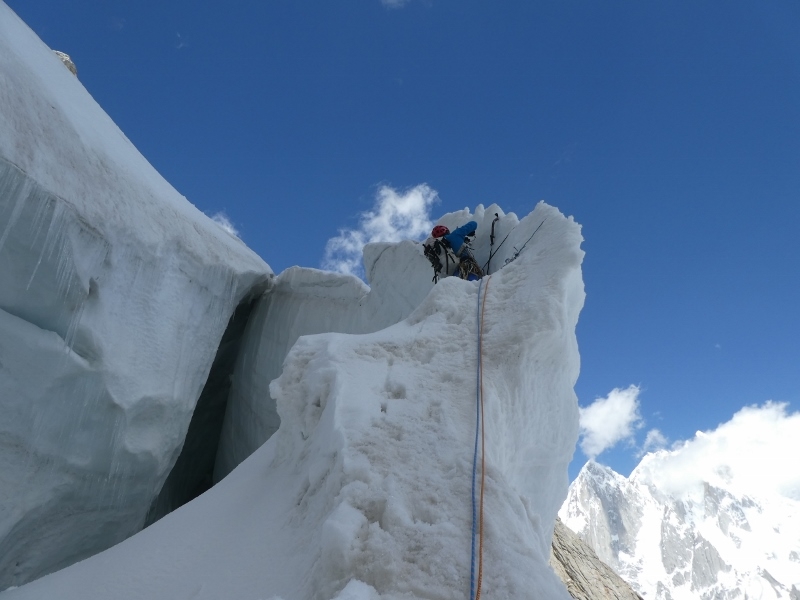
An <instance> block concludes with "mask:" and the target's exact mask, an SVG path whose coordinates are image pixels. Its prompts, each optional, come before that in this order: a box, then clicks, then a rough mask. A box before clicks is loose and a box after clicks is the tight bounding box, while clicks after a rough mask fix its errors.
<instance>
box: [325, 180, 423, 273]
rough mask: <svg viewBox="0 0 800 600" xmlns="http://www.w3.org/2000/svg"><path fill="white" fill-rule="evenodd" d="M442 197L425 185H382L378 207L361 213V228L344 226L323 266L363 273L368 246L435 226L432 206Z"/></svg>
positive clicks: (413, 236)
mask: <svg viewBox="0 0 800 600" xmlns="http://www.w3.org/2000/svg"><path fill="white" fill-rule="evenodd" d="M438 200H439V197H438V195H437V194H436V191H435V190H433V189H431V188H430V187H428V186H427V185H425V184H421V185H418V186H416V187H413V188H411V189H408V190H405V191H403V192H398V191H397V190H395V189H393V188H390V187H388V186H381V187H380V188H379V189H378V193H377V194H376V197H375V206H373V208H372V210H368V211H366V212H364V213H361V215H360V216H359V223H358V229H340V230H339V235H337V236H336V237H334V238H331V239H329V240H328V243H327V244H326V246H325V258H324V260H323V261H322V266H323V268H325V269H328V270H331V271H338V272H340V273H350V274H352V275H359V276H360V275H363V271H364V267H363V265H362V249H363V248H364V245H365V244H368V243H370V242H399V241H400V240H404V239H422V238H424V237H425V236H427V235H428V234H429V233H430V230H431V228H432V227H433V221H432V220H431V218H430V209H431V207H432V206H433V205H434V204H435V203H436V202H438Z"/></svg>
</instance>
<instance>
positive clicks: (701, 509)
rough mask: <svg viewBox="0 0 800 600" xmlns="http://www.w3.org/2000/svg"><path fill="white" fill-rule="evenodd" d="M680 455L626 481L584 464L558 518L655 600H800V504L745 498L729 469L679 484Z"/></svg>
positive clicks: (776, 497)
mask: <svg viewBox="0 0 800 600" xmlns="http://www.w3.org/2000/svg"><path fill="white" fill-rule="evenodd" d="M681 450H682V449H678V450H675V451H667V450H662V451H659V452H656V453H652V454H648V455H647V456H645V457H644V458H643V459H642V461H641V463H640V464H639V465H638V466H637V467H636V469H635V470H634V471H633V473H632V474H631V476H630V477H629V478H625V477H622V476H621V475H619V474H616V473H614V472H613V471H611V470H610V469H608V468H607V467H602V466H598V465H596V464H590V465H587V467H585V468H584V469H583V470H582V471H581V473H580V474H579V476H578V477H577V478H576V480H575V481H574V482H573V484H572V486H571V487H570V492H569V494H568V497H567V501H566V502H565V503H564V505H563V506H562V508H561V511H560V513H559V515H560V516H561V519H562V520H563V521H564V523H565V524H566V525H567V526H568V527H570V528H571V529H573V530H574V531H575V532H576V533H578V535H579V536H580V537H581V538H582V539H583V540H584V541H586V542H587V543H588V544H589V545H590V546H591V547H592V548H593V549H594V550H595V552H597V554H598V556H600V557H601V558H602V559H603V560H605V561H606V562H607V563H608V564H609V565H611V566H612V567H613V568H614V569H615V570H616V571H617V572H618V573H619V574H620V575H621V576H622V577H623V578H624V579H626V580H627V581H628V582H629V583H631V585H632V586H633V588H634V589H635V590H636V591H637V592H639V593H640V594H641V595H642V596H643V597H644V598H647V599H648V600H649V599H657V600H684V599H685V600H689V599H698V598H701V599H704V600H712V599H713V600H728V599H731V600H732V599H734V598H749V599H751V600H758V599H762V600H765V599H770V600H771V599H773V598H785V597H791V598H795V597H796V596H797V593H796V592H792V590H793V589H796V587H800V560H798V556H800V503H798V502H797V501H795V500H793V499H792V498H787V497H785V496H782V495H780V494H776V493H774V492H773V491H772V490H770V489H767V490H761V491H760V492H759V493H758V494H756V493H744V492H743V488H744V487H745V486H743V485H742V482H741V481H738V480H737V478H736V471H735V470H734V469H733V468H732V467H731V466H729V465H725V464H718V465H716V468H711V469H709V471H708V473H707V474H708V477H707V478H702V477H700V475H701V473H699V472H698V471H697V470H696V469H695V470H689V471H688V473H687V472H684V475H685V476H684V477H681V468H683V467H684V466H685V458H686V456H685V455H684V453H682V452H681ZM793 586H796V587H793ZM791 594H795V595H791Z"/></svg>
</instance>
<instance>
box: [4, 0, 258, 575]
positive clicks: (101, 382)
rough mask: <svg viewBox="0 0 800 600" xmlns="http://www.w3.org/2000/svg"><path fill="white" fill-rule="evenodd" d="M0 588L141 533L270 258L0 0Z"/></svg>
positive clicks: (48, 570) (256, 290)
mask: <svg viewBox="0 0 800 600" xmlns="http://www.w3.org/2000/svg"><path fill="white" fill-rule="evenodd" d="M0 131H1V132H2V135H0V413H2V415H3V417H2V419H0V587H5V586H8V585H9V584H19V583H23V582H25V581H28V580H29V579H31V578H34V577H37V576H40V575H42V574H44V573H47V572H50V571H52V570H55V569H57V568H60V567H62V566H64V565H66V564H70V563H71V562H74V561H75V560H78V559H80V558H83V557H85V556H88V555H91V554H94V553H96V552H98V551H100V550H102V549H104V548H107V547H109V546H111V545H113V544H115V543H117V542H119V541H120V540H122V539H124V538H125V537H127V536H129V535H131V534H133V533H134V532H136V531H138V530H139V529H140V528H141V526H142V523H143V522H144V519H145V515H146V513H147V511H148V508H149V506H150V503H151V501H152V500H153V498H154V497H155V495H156V494H157V492H158V490H159V488H161V486H162V484H163V482H164V480H165V478H166V477H167V474H168V473H169V471H170V469H171V467H172V464H173V463H174V462H175V459H176V457H177V455H178V452H179V451H180V449H181V445H182V442H183V439H184V435H185V433H186V430H187V427H188V425H189V420H190V418H191V416H192V412H193V409H194V407H195V403H196V402H197V400H198V397H199V396H200V392H201V389H202V388H203V385H204V383H205V381H206V378H207V376H208V374H209V370H210V368H211V366H212V361H213V360H214V357H215V354H216V352H217V348H218V346H219V343H220V340H221V338H222V335H223V332H224V331H225V329H226V326H227V324H228V321H229V318H230V317H231V315H232V313H233V312H234V309H235V308H236V306H237V305H238V304H239V303H240V302H241V301H243V300H245V299H246V297H247V296H248V295H250V294H254V293H259V292H260V291H261V290H263V289H264V287H265V286H266V282H267V280H268V277H269V275H270V274H271V271H270V269H269V267H268V266H267V265H266V264H265V263H264V262H263V261H262V260H261V259H260V258H258V257H257V256H256V255H255V254H254V253H253V252H252V251H250V250H249V249H248V248H247V247H245V246H244V245H243V244H242V243H241V242H240V241H239V240H237V239H235V238H233V237H231V236H229V235H228V234H226V233H224V232H223V231H221V230H220V229H219V228H218V227H217V226H216V225H214V224H213V223H212V222H211V221H210V220H209V219H207V218H206V217H205V216H204V215H202V214H201V213H200V212H199V211H198V210H197V209H195V208H194V207H193V206H191V204H189V202H187V201H186V199H185V198H183V197H181V196H180V195H179V194H178V193H177V192H176V191H175V190H174V189H173V188H172V187H171V186H170V185H169V184H168V183H167V182H166V181H164V179H163V178H161V176H159V175H158V173H156V171H155V170H154V169H153V168H152V167H151V166H150V165H149V164H148V163H147V161H146V160H145V159H144V158H143V157H142V156H141V155H140V154H139V153H138V152H137V151H136V149H135V148H134V147H133V145H132V144H131V143H130V142H129V141H128V140H127V139H126V138H125V136H124V135H123V134H122V133H121V132H120V131H119V129H118V128H117V127H116V126H115V125H114V123H113V122H112V121H111V119H109V117H108V116H107V115H106V114H105V113H104V112H103V111H102V109H101V108H100V107H99V106H98V105H97V104H96V103H95V102H94V101H93V100H92V98H91V97H90V96H89V94H88V93H87V92H86V90H85V89H84V88H83V86H82V85H81V83H80V82H79V81H78V79H77V78H76V77H74V76H73V75H72V73H70V72H69V71H68V70H67V69H66V68H65V67H64V65H63V64H62V63H61V61H60V60H59V58H58V57H57V56H56V55H55V54H54V53H53V52H52V51H51V50H49V49H48V48H47V47H46V46H45V45H44V44H43V43H42V42H41V41H40V40H39V39H38V38H37V37H36V36H35V35H34V34H33V33H32V32H31V31H30V30H29V29H28V28H27V27H26V26H25V25H24V24H23V23H22V22H21V21H19V19H18V18H17V17H16V16H15V15H14V14H13V13H12V12H11V10H10V9H9V8H8V7H7V6H6V5H5V4H2V3H0Z"/></svg>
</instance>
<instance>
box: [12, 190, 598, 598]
mask: <svg viewBox="0 0 800 600" xmlns="http://www.w3.org/2000/svg"><path fill="white" fill-rule="evenodd" d="M464 216H465V215H464V214H457V215H450V216H449V217H451V218H452V219H455V220H461V219H463V217H464ZM545 219H546V220H545ZM489 220H491V219H489ZM514 220H516V219H515V218H514ZM543 221H544V225H543V226H542V227H541V229H540V230H539V232H538V233H537V234H536V236H535V237H534V238H533V239H532V240H531V241H530V242H529V243H528V245H527V246H526V248H525V250H524V251H523V252H522V253H521V254H520V255H519V257H518V258H517V259H516V260H515V261H513V262H511V263H510V264H508V265H506V266H505V267H504V268H502V269H501V270H499V271H498V272H496V273H494V274H493V275H492V276H491V277H490V278H485V279H484V281H483V283H482V284H479V283H478V282H465V281H462V280H459V279H455V278H448V279H444V280H442V281H440V283H439V284H438V285H436V286H435V287H433V289H432V290H431V291H430V293H429V294H427V295H426V296H425V297H424V299H423V300H422V301H421V304H420V305H419V306H418V307H417V308H416V309H415V310H413V312H411V314H410V315H409V316H408V317H407V318H406V319H404V320H402V321H400V322H399V323H396V324H394V325H391V326H389V327H387V328H385V329H381V330H379V331H375V332H372V333H363V334H343V333H326V334H320V335H307V336H303V337H300V338H299V339H298V340H297V341H296V342H295V343H294V344H293V345H292V348H291V351H290V352H289V354H288V357H287V358H286V360H285V361H284V363H283V369H282V373H281V374H280V377H278V378H277V379H276V380H275V381H274V382H273V383H272V384H271V386H270V394H271V396H272V397H273V398H275V400H276V401H277V413H278V415H279V416H280V427H279V428H278V430H277V431H276V432H275V434H274V435H272V437H270V439H269V440H268V441H267V442H266V443H265V444H264V445H263V446H261V447H260V448H259V449H258V450H256V451H255V453H253V454H252V455H251V456H250V457H249V458H248V459H246V460H245V461H244V462H243V463H242V464H240V465H239V466H238V467H237V468H236V469H234V470H233V471H232V472H231V473H230V474H229V475H228V476H227V477H225V478H224V479H223V480H222V481H221V482H220V483H219V484H217V485H216V486H214V487H213V488H212V489H211V490H210V491H208V492H207V493H205V494H203V495H202V496H200V497H198V498H197V499H195V500H194V501H192V502H190V503H189V504H186V505H185V506H183V507H181V508H180V509H178V510H177V511H175V512H172V513H170V514H169V515H167V516H165V517H164V518H163V519H161V520H160V521H158V522H156V523H155V524H154V525H152V526H151V527H149V528H147V529H145V530H144V531H142V532H141V533H139V534H137V535H136V536H134V537H132V538H130V539H128V540H126V541H124V542H122V543H121V544H118V545H117V546H115V547H113V548H111V549H109V550H107V551H105V552H103V553H101V554H99V555H96V556H94V557H92V558H89V559H87V560H85V561H83V562H80V563H78V564H76V565H73V566H72V567H69V568H67V569H64V570H62V571H60V572H58V573H55V574H52V575H48V576H46V577H44V578H41V579H39V580H37V581H34V582H32V583H30V584H28V585H26V586H24V587H22V588H18V589H14V590H9V591H6V592H4V593H3V594H0V597H1V598H2V599H3V600H20V599H28V598H36V599H41V598H59V600H71V599H76V600H77V599H80V600H86V599H92V598H98V599H99V598H115V599H120V600H126V599H134V598H137V599H144V598H147V599H150V600H159V599H165V600H166V599H170V600H172V599H174V598H194V599H218V598H237V599H239V600H248V599H253V600H256V599H259V598H261V599H267V598H273V597H274V596H278V597H281V598H285V599H291V600H294V599H298V600H299V599H328V598H340V599H344V598H348V599H362V598H363V599H376V598H387V599H389V598H398V599H399V598H437V599H439V598H441V599H449V598H452V599H456V598H459V599H460V598H464V597H465V596H466V595H467V594H468V590H469V585H470V584H469V574H470V546H471V526H472V525H471V517H472V509H471V477H472V455H473V444H474V440H475V426H476V374H477V358H478V357H477V337H478V312H477V309H478V301H479V296H478V294H479V290H480V291H481V292H482V293H485V298H486V300H485V321H484V327H483V343H482V348H483V378H484V380H483V387H484V396H485V410H486V453H487V468H486V499H485V502H486V504H485V527H484V529H485V543H484V567H483V589H484V593H485V594H487V596H490V597H492V598H498V599H512V598H513V599H516V598H527V597H535V598H548V599H552V600H557V599H563V600H568V598H569V595H568V594H567V592H566V590H565V588H564V586H563V584H561V582H560V581H559V580H558V579H557V577H556V576H555V574H554V573H553V571H552V570H551V569H550V567H549V566H548V556H549V552H550V541H551V537H552V533H553V524H554V520H555V516H556V512H557V510H558V507H559V506H560V505H561V501H562V500H563V498H564V495H565V493H566V490H567V483H568V480H567V465H568V463H569V461H570V460H571V457H572V453H573V450H574V447H575V442H576V439H577V433H578V412H577V402H576V398H575V395H574V391H573V385H574V383H575V380H576V378H577V376H578V369H579V357H578V350H577V343H576V339H575V325H576V323H577V318H578V313H579V312H580V309H581V307H582V305H583V299H584V292H583V283H582V279H581V271H580V264H581V261H582V256H583V253H582V251H581V250H580V243H581V236H580V229H579V226H578V225H576V224H575V223H574V221H572V219H571V218H570V219H568V218H565V217H564V216H562V215H561V214H560V213H559V212H558V211H557V210H556V209H554V208H552V207H549V206H547V205H545V204H543V203H540V204H539V205H538V206H537V207H536V210H535V211H534V212H533V213H532V214H531V215H528V216H527V217H526V218H524V219H522V220H521V221H520V222H519V224H518V225H516V227H514V228H513V230H512V233H511V235H510V236H509V241H508V242H507V243H508V246H509V251H508V253H504V255H503V256H501V257H499V258H498V264H502V263H503V262H504V259H505V258H506V257H510V256H511V255H512V254H513V253H514V247H516V248H521V247H522V245H523V244H524V243H525V240H526V239H528V238H529V236H530V234H531V233H532V232H533V231H534V230H535V229H536V227H537V226H539V225H540V223H542V222H543ZM481 222H482V223H484V224H485V221H484V220H483V219H482V220H481ZM479 236H480V238H481V239H480V240H479V242H478V247H481V246H483V247H484V249H485V246H487V245H488V244H487V243H486V239H485V238H486V237H487V236H488V229H487V227H485V226H482V227H481V229H479ZM417 250H419V248H418V249H417ZM425 273H426V275H427V274H428V273H429V270H428V269H427V267H426V269H425ZM294 276H297V273H295V275H294ZM302 276H303V277H307V278H308V277H310V274H308V273H305V274H303V275H302ZM325 281H326V276H325V275H323V274H320V275H318V282H320V283H323V284H324V282H325ZM296 283H297V282H296V281H295V284H296ZM264 384H265V382H261V384H260V385H261V386H262V387H261V388H260V389H263V385H264Z"/></svg>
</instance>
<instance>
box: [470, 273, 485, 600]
mask: <svg viewBox="0 0 800 600" xmlns="http://www.w3.org/2000/svg"><path fill="white" fill-rule="evenodd" d="M489 279H490V277H487V278H486V289H485V290H484V291H483V301H481V288H482V287H483V281H484V280H483V279H481V282H480V284H479V285H478V368H477V373H476V377H477V381H476V385H475V389H476V391H475V393H476V395H477V398H476V403H475V412H476V426H475V449H474V451H473V454H472V558H471V562H470V588H469V600H480V597H481V587H482V584H483V493H484V488H485V482H486V436H485V432H484V413H483V315H484V313H485V312H486V293H487V292H488V291H489ZM478 433H480V446H481V488H480V500H479V501H476V498H475V480H476V474H477V470H478V437H479V436H478ZM476 529H477V537H478V580H477V585H476V581H475V537H476Z"/></svg>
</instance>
